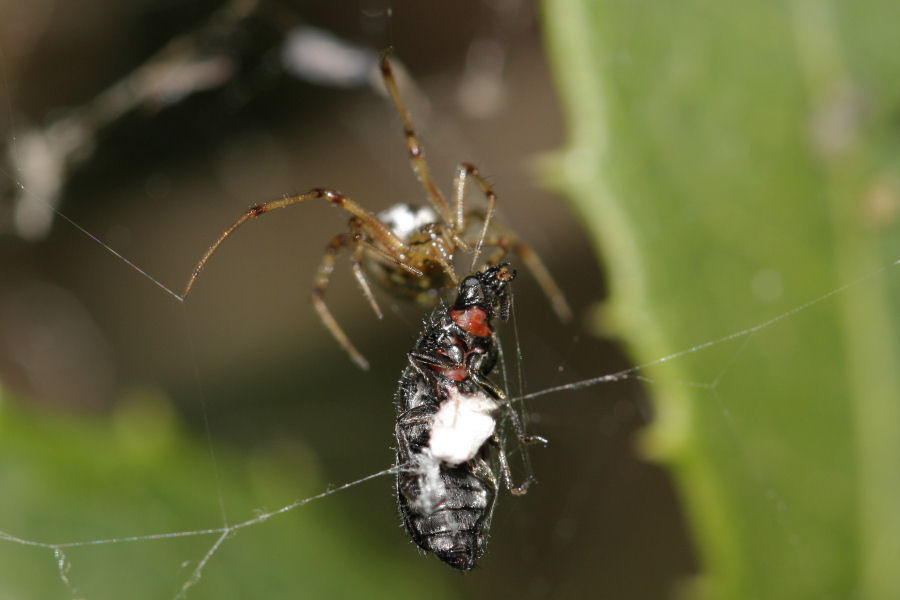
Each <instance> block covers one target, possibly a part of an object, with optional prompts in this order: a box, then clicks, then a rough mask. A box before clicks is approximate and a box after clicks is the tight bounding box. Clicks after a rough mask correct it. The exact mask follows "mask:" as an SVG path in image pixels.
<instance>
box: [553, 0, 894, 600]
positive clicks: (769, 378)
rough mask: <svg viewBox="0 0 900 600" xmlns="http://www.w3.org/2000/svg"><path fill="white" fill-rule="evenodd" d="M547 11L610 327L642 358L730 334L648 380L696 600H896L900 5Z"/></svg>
mask: <svg viewBox="0 0 900 600" xmlns="http://www.w3.org/2000/svg"><path fill="white" fill-rule="evenodd" d="M543 8H544V20H545V35H546V39H547V43H548V49H549V52H550V55H551V62H552V65H553V69H554V71H555V76H556V79H557V81H558V87H559V90H560V94H561V98H562V102H563V106H564V110H565V113H566V119H567V132H568V143H567V147H566V149H565V151H564V152H562V153H561V154H560V155H558V156H557V157H555V159H553V160H551V161H550V162H549V164H548V165H547V167H548V168H547V171H546V174H547V177H548V178H549V179H550V181H551V183H552V184H553V185H555V186H556V187H557V188H559V189H562V190H564V191H565V192H567V194H568V195H569V196H570V198H571V199H572V201H573V205H574V206H575V208H576V210H577V211H578V212H579V213H580V215H581V217H582V219H583V221H584V223H585V226H586V227H587V228H588V229H589V230H590V231H591V233H592V236H593V238H594V243H595V244H596V249H597V251H598V253H599V254H600V255H601V256H602V258H603V262H604V264H605V265H606V268H607V270H608V274H609V285H610V288H611V294H610V298H609V303H608V310H606V311H604V313H603V314H604V324H603V326H604V327H606V328H607V329H611V330H614V331H615V333H616V334H618V335H619V336H621V338H622V339H623V340H624V343H625V344H626V346H627V347H628V348H629V349H630V352H631V356H632V358H633V360H634V361H635V362H636V363H637V364H642V363H648V362H654V361H657V359H659V358H660V357H663V356H667V355H670V354H673V353H676V352H680V351H682V350H685V349H689V348H692V347H694V346H697V345H701V344H705V343H707V342H710V341H712V340H718V339H721V338H723V337H726V336H729V335H730V334H733V333H737V332H743V334H742V335H738V336H736V337H734V339H730V340H727V341H721V342H720V343H715V344H711V345H709V346H708V347H706V346H703V347H701V348H698V349H697V351H696V352H690V353H687V354H685V355H683V356H678V357H674V358H673V359H672V360H669V361H660V362H659V363H658V364H654V365H652V366H651V367H649V368H647V369H646V370H645V371H643V374H646V375H648V376H650V377H651V378H652V381H651V382H650V383H648V385H649V388H650V392H651V394H652V395H653V397H654V398H655V399H656V402H657V410H658V413H657V419H656V422H655V424H654V426H653V428H652V431H651V432H650V433H649V435H647V436H646V438H645V440H644V442H645V449H646V451H647V452H648V453H649V454H651V455H652V456H654V457H655V458H657V459H659V460H660V461H662V462H664V463H665V464H667V465H668V466H669V467H670V469H671V472H672V473H673V474H674V475H675V477H676V480H677V483H678V485H679V488H680V492H681V495H682V497H683V498H684V500H685V502H686V504H687V507H688V513H689V518H690V521H691V525H692V527H693V530H694V535H695V538H696V540H697V544H698V546H699V549H700V554H701V560H702V571H703V576H702V577H701V579H700V581H697V582H694V586H693V590H694V591H695V592H697V593H699V594H700V595H703V596H706V597H711V598H770V599H771V598H792V599H796V598H850V597H853V598H897V597H900V571H898V570H897V569H896V564H895V563H896V560H897V558H898V557H900V510H898V507H900V469H898V468H897V463H898V460H900V436H898V435H897V428H898V426H900V406H898V399H900V384H898V364H900V360H898V348H900V328H898V326H897V323H898V318H900V273H898V271H900V266H898V257H900V227H898V220H900V154H898V147H900V123H898V120H897V115H898V114H900V113H898V109H900V53H898V52H897V51H896V48H897V33H896V28H895V24H896V23H897V22H898V21H897V18H898V17H900V7H898V6H897V5H896V3H892V2H884V1H881V2H879V1H866V2H815V1H796V2H741V3H717V2H703V1H687V2H678V3H671V2H655V3H652V2H630V1H627V2H626V1H614V0H608V1H604V0H584V1H582V0H564V1H556V0H552V1H550V0H547V1H545V2H544V6H543ZM847 284H850V285H847ZM845 285H846V286H847V287H844V286H845ZM830 292H834V293H833V294H830ZM823 296H825V297H823ZM815 299H821V300H820V301H818V302H815V303H814V304H812V305H809V306H807V305H806V303H807V302H809V301H812V300H815ZM789 311H790V314H787V315H786V317H785V318H783V319H780V320H777V321H775V322H773V323H771V324H767V321H768V320H769V319H772V318H774V317H776V316H778V315H781V314H785V313H788V312H789ZM758 325H764V326H762V327H759V328H758V329H757V328H756V326H758ZM748 328H751V330H749V331H746V330H747V329H748ZM598 560H602V557H598Z"/></svg>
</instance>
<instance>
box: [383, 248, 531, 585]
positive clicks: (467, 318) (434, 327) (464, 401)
mask: <svg viewBox="0 0 900 600" xmlns="http://www.w3.org/2000/svg"><path fill="white" fill-rule="evenodd" d="M514 277H515V271H512V270H511V269H510V268H509V265H508V264H501V265H498V266H494V267H490V268H487V269H486V270H484V271H482V272H480V273H476V274H474V275H471V276H469V277H466V278H465V279H464V280H463V281H462V283H460V285H459V293H458V295H457V297H456V301H455V302H454V303H453V305H452V306H450V307H449V308H447V307H445V306H441V307H438V308H436V309H435V310H434V312H432V314H431V316H430V317H429V320H428V322H427V323H426V326H425V330H424V331H423V333H422V335H421V337H420V338H419V340H418V342H417V343H416V346H415V349H414V350H413V351H412V352H410V353H409V363H410V364H409V366H407V367H406V369H405V370H404V371H403V375H402V376H401V378H400V385H399V388H398V391H397V395H396V403H397V409H398V416H397V425H396V429H395V433H396V436H397V465H398V467H399V470H398V472H397V501H398V504H399V507H400V514H401V515H402V517H403V523H404V525H405V526H406V529H407V531H408V532H409V535H410V537H411V538H412V540H413V541H414V542H415V543H416V544H417V545H418V546H419V548H421V549H422V550H425V551H427V552H432V553H434V554H435V555H436V556H437V557H438V558H440V559H441V560H442V561H444V562H445V563H447V564H448V565H450V566H451V567H454V568H457V569H460V570H463V571H466V570H469V569H471V568H473V567H474V566H475V563H476V562H477V561H478V559H479V558H481V556H482V555H483V554H484V552H485V548H486V545H487V538H488V531H489V529H490V523H491V515H492V513H493V510H494V504H495V502H496V499H497V491H498V484H497V480H498V472H499V477H501V478H502V481H503V483H504V485H505V486H506V488H507V489H509V491H510V492H511V493H512V494H515V495H521V494H524V493H526V491H527V490H528V486H529V484H530V483H531V481H532V479H531V478H530V477H529V478H528V479H526V480H525V481H524V482H523V483H521V484H519V485H515V484H514V483H513V481H512V476H511V474H510V469H509V461H508V459H507V457H506V452H505V449H504V447H503V443H502V435H501V433H500V432H499V431H498V428H499V427H500V425H501V423H502V422H503V416H504V413H505V415H506V416H508V417H509V421H510V422H511V423H512V425H513V428H514V429H515V433H516V435H517V437H518V439H519V442H520V443H523V444H529V443H534V442H541V443H546V440H545V439H543V438H540V437H537V436H527V435H525V432H524V430H523V427H522V423H521V421H520V420H519V418H518V416H517V414H516V412H515V411H514V410H513V409H512V407H511V406H510V404H509V402H508V401H507V399H506V397H505V396H504V394H503V392H502V391H501V390H500V389H499V388H498V387H497V386H496V385H494V384H493V383H492V382H491V381H490V380H489V379H488V376H489V375H490V374H491V372H492V371H493V369H494V367H495V366H496V364H497V360H498V355H499V346H498V342H497V337H496V334H495V332H494V330H493V327H492V323H493V321H494V320H495V319H497V318H499V319H500V320H502V321H505V320H506V319H507V318H508V317H509V310H510V301H511V298H510V292H509V288H508V284H509V281H510V280H512V279H513V278H514Z"/></svg>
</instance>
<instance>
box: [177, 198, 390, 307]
mask: <svg viewBox="0 0 900 600" xmlns="http://www.w3.org/2000/svg"><path fill="white" fill-rule="evenodd" d="M317 198H324V199H325V200H328V201H329V202H331V203H332V204H335V205H336V206H340V207H341V208H343V209H344V210H346V211H347V212H349V213H351V214H353V215H354V216H355V217H357V218H358V219H359V221H360V223H362V226H363V227H364V228H365V229H366V232H367V233H368V234H369V235H370V236H371V237H372V239H373V240H375V243H377V244H378V245H379V246H381V247H383V248H384V249H385V251H386V252H387V253H389V254H390V255H391V256H392V257H393V258H394V259H395V260H396V261H397V262H398V263H402V262H403V259H404V258H405V257H404V255H403V252H404V250H406V244H404V243H403V241H402V240H401V239H399V238H398V237H397V236H396V235H394V234H393V232H391V230H390V228H389V227H387V226H386V225H384V224H383V223H382V222H381V221H379V220H378V217H376V216H375V215H374V214H372V213H370V212H369V211H367V210H366V209H364V208H363V207H361V206H360V205H359V204H357V203H356V202H354V201H353V200H351V199H350V198H348V197H347V196H344V195H343V194H341V193H340V192H336V191H334V190H324V189H321V188H316V189H313V190H310V191H308V192H306V193H305V194H298V195H296V196H287V197H285V198H279V199H278V200H270V201H268V202H265V203H263V204H257V205H256V206H252V207H250V208H248V209H247V211H246V212H245V213H244V214H242V215H241V216H240V218H239V219H238V220H237V221H235V222H234V223H232V224H231V226H230V227H229V228H228V229H226V230H225V231H224V232H223V233H222V235H220V236H219V239H217V240H216V241H215V242H213V245H212V246H210V247H209V250H207V251H206V254H204V255H203V258H201V259H200V262H198V263H197V266H196V267H194V272H193V273H192V274H191V277H190V279H188V282H187V285H186V286H185V288H184V294H183V296H185V297H187V295H188V294H189V293H190V291H191V288H192V287H193V286H194V281H196V279H197V277H198V276H199V275H200V271H202V270H203V267H205V266H206V263H207V262H208V261H209V258H210V257H211V256H212V254H213V252H215V251H216V249H217V248H218V247H219V246H220V245H221V244H222V242H224V241H225V240H226V239H227V238H228V236H230V235H231V234H232V233H233V232H234V230H235V229H237V228H238V227H240V226H241V225H243V224H244V223H246V222H247V221H248V220H250V219H253V218H255V217H258V216H259V215H261V214H264V213H267V212H270V211H273V210H275V209H278V208H285V207H288V206H292V205H294V204H299V203H300V202H306V201H307V200H315V199H317Z"/></svg>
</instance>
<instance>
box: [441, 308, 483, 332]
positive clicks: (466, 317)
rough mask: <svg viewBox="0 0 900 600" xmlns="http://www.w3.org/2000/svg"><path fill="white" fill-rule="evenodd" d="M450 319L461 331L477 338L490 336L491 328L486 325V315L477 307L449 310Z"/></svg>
mask: <svg viewBox="0 0 900 600" xmlns="http://www.w3.org/2000/svg"><path fill="white" fill-rule="evenodd" d="M450 318H451V319H453V322H454V323H456V324H457V325H459V326H460V328H461V329H462V330H463V331H467V332H469V333H471V334H472V335H476V336H478V337H487V336H489V335H491V326H490V323H488V317H487V313H486V312H484V310H483V309H481V308H478V307H477V306H471V307H469V308H466V309H463V310H451V311H450Z"/></svg>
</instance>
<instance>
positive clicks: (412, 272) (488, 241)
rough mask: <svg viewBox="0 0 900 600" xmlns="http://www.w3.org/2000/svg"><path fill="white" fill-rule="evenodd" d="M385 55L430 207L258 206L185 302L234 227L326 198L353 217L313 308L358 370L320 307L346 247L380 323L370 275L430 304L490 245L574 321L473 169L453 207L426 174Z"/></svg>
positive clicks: (333, 247)
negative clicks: (516, 261)
mask: <svg viewBox="0 0 900 600" xmlns="http://www.w3.org/2000/svg"><path fill="white" fill-rule="evenodd" d="M389 53H390V49H388V50H386V51H384V52H383V53H382V54H381V59H380V63H379V64H380V68H381V74H382V77H383V79H384V83H385V86H386V87H387V90H388V93H389V94H390V96H391V99H392V100H393V103H394V107H395V108H396V110H397V112H398V113H399V115H400V120H401V121H402V123H403V133H404V135H405V137H406V144H407V147H408V149H409V158H410V162H411V165H412V170H413V172H414V173H415V175H416V177H417V178H418V180H419V182H420V183H421V185H422V187H423V188H424V190H425V194H426V197H427V198H428V203H429V205H428V206H420V207H416V206H413V205H411V204H405V203H400V204H395V205H394V206H392V207H390V208H388V209H387V210H385V211H383V212H381V213H378V214H373V213H371V212H369V211H368V210H366V209H365V208H363V207H362V206H361V205H360V204H358V203H357V202H355V201H354V200H352V199H350V198H349V197H347V196H345V195H344V194H342V193H340V192H338V191H336V190H330V189H322V188H315V189H312V190H310V191H308V192H306V193H303V194H299V195H295V196H285V197H283V198H279V199H277V200H270V201H268V202H265V203H263V204H258V205H256V206H253V207H251V208H249V209H247V211H246V212H244V214H243V215H241V216H240V217H239V218H238V219H237V220H236V221H235V222H234V223H232V225H231V226H230V227H228V229H226V230H225V231H224V232H223V233H222V235H220V236H219V238H218V239H217V240H216V241H215V242H214V243H213V244H212V245H211V246H210V247H209V249H208V250H207V251H206V254H204V255H203V257H202V258H201V259H200V261H199V262H198V263H197V266H196V267H195V268H194V271H193V273H192V274H191V277H190V279H189V280H188V282H187V285H186V286H185V289H184V294H183V297H187V295H188V294H189V293H190V291H191V288H192V287H193V285H194V282H195V281H196V279H197V277H198V276H199V275H200V272H201V271H202V270H203V267H204V266H206V263H207V262H208V261H209V259H210V257H211V256H212V254H213V253H214V252H215V251H216V249H217V248H218V247H219V245H220V244H221V243H222V242H224V241H225V239H227V238H228V237H229V236H230V235H231V234H232V233H233V232H234V230H235V229H237V228H238V227H240V226H241V225H243V224H244V223H245V222H247V221H248V220H250V219H253V218H255V217H258V216H259V215H262V214H264V213H267V212H270V211H273V210H275V209H278V208H285V207H288V206H292V205H294V204H299V203H301V202H306V201H307V200H315V199H323V200H327V201H328V202H331V203H332V204H334V205H335V206H339V207H341V208H343V209H344V210H346V211H347V212H348V213H350V215H351V217H350V221H349V231H346V232H343V233H339V234H337V235H335V236H334V237H333V238H332V239H331V242H330V243H329V244H328V246H327V248H326V250H325V254H324V256H323V258H322V262H321V263H320V265H319V268H318V271H317V273H316V277H315V280H314V284H313V291H312V301H313V306H314V307H315V309H316V312H317V313H318V314H319V317H320V318H321V320H322V322H323V323H324V325H325V327H326V328H327V329H328V330H329V331H330V332H331V335H332V336H333V337H334V338H335V339H336V340H337V342H338V343H339V344H340V345H341V347H342V348H343V349H344V350H345V351H346V352H347V354H348V355H349V356H350V358H351V359H352V360H353V362H354V363H356V364H357V365H358V366H359V367H360V368H362V369H368V368H369V363H368V361H367V360H366V359H365V357H363V355H362V354H361V353H360V352H359V351H358V350H357V349H356V348H355V347H354V346H353V344H352V343H351V342H350V340H349V339H348V338H347V335H346V334H345V333H344V331H343V330H342V329H341V327H340V326H339V325H338V323H337V321H336V320H335V318H334V316H333V315H332V314H331V311H330V310H329V309H328V307H327V306H326V305H325V290H326V289H327V287H328V284H329V281H330V280H331V274H332V272H333V271H334V265H335V260H336V258H337V255H338V254H339V253H340V252H341V250H344V249H349V250H350V251H352V254H351V257H350V263H351V268H352V271H353V275H354V276H355V278H356V280H357V282H358V283H359V285H360V287H361V288H362V292H363V295H364V296H365V298H366V300H367V301H368V303H369V305H370V306H371V307H372V310H373V311H374V312H375V314H376V315H377V317H378V318H381V317H382V312H381V309H380V308H379V306H378V302H377V301H376V300H375V295H374V294H373V293H372V289H371V287H370V286H369V282H368V279H367V277H366V275H367V274H368V275H369V276H372V277H374V278H375V279H376V281H378V282H379V284H380V285H381V286H382V287H384V288H385V289H387V290H388V291H389V292H391V293H393V294H394V295H397V296H405V297H408V298H412V299H413V300H415V301H416V302H418V303H420V304H426V305H428V304H433V303H434V302H435V301H436V300H437V299H438V298H439V297H440V294H441V292H442V291H443V290H446V289H450V288H455V287H456V286H457V285H458V284H459V280H458V278H457V276H456V272H455V271H454V266H453V262H454V256H455V255H456V252H457V251H458V250H462V251H464V252H471V253H472V255H473V256H472V264H473V268H474V265H475V264H476V262H477V260H478V256H479V254H480V253H481V251H482V249H484V248H492V249H493V250H492V251H491V252H489V253H488V254H487V257H488V258H487V259H486V260H485V264H486V266H491V265H495V264H497V263H499V262H500V260H502V259H503V258H504V257H506V256H507V255H508V254H509V253H513V254H515V255H517V256H518V257H519V258H520V259H521V260H522V262H523V263H524V264H525V266H526V267H527V268H528V269H529V270H530V271H531V272H532V274H533V275H534V277H535V279H536V280H537V281H538V283H539V285H540V286H541V288H542V289H543V291H544V293H545V294H546V295H547V297H548V298H549V299H550V301H551V303H552V305H553V308H554V310H555V312H556V314H557V315H558V316H559V318H560V319H561V320H562V321H568V320H569V319H571V316H572V312H571V309H570V308H569V305H568V303H567V302H566V300H565V298H564V297H563V294H562V292H561V291H560V289H559V287H558V286H557V285H556V283H555V282H554V280H553V277H552V276H551V275H550V272H549V271H548V270H547V268H546V266H544V263H543V262H542V261H541V259H540V258H539V257H538V255H537V254H536V253H535V252H534V251H533V250H532V249H531V248H530V247H529V246H528V245H526V244H525V243H523V242H521V241H520V240H519V239H518V238H517V236H515V235H514V234H513V233H512V232H511V231H509V230H508V229H505V228H503V227H501V226H500V225H498V224H496V223H494V222H493V221H492V217H493V215H494V209H495V204H496V200H497V196H496V194H495V193H494V191H493V190H492V189H491V187H490V185H488V183H487V181H486V180H485V178H484V177H483V176H482V175H481V173H480V172H479V171H478V169H477V168H476V167H475V166H474V165H471V164H469V163H460V164H459V166H458V167H457V168H456V177H455V179H454V183H453V190H454V196H455V203H454V205H453V206H452V207H451V205H450V203H448V202H447V200H446V199H445V198H444V195H443V194H442V193H441V191H440V190H439V189H438V187H437V185H436V184H435V182H434V179H433V178H432V176H431V172H430V171H429V169H428V163H427V162H426V161H425V156H424V154H423V151H422V145H421V143H420V142H419V140H418V138H417V136H416V133H415V130H414V129H413V126H412V122H411V120H410V117H409V114H408V113H407V111H406V108H405V106H404V104H403V102H402V100H401V99H400V93H399V91H398V88H397V83H396V81H395V79H394V75H393V72H392V70H391V63H390V61H389V60H388V55H389ZM470 179H471V180H473V181H474V182H475V183H476V184H477V185H478V187H479V188H480V189H481V192H482V193H483V194H484V196H485V198H486V200H487V207H486V209H484V210H467V208H466V203H465V191H466V184H467V183H468V181H469V180H470ZM473 224H476V225H477V224H480V231H478V230H477V229H476V231H478V233H477V235H475V236H473V233H475V232H473V231H472V226H473Z"/></svg>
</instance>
